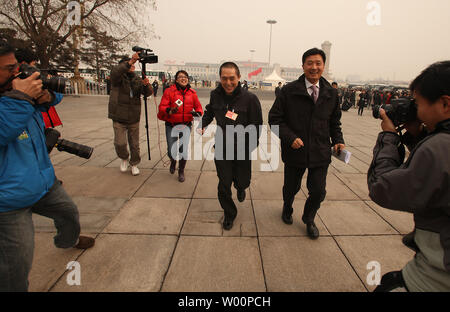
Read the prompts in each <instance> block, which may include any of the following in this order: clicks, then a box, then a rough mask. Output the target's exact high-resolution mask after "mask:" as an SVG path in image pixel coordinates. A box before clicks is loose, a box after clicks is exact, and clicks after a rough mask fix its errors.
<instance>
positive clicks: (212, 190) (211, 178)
mask: <svg viewBox="0 0 450 312" xmlns="http://www.w3.org/2000/svg"><path fill="white" fill-rule="evenodd" d="M218 185H219V178H218V177H217V173H216V171H215V170H214V171H202V173H201V175H200V179H199V181H198V185H197V188H196V189H195V192H194V195H193V198H214V199H217V192H218V191H217V187H218ZM231 193H232V195H231V196H232V198H233V199H234V200H235V202H236V201H237V191H236V189H235V188H234V186H231ZM247 193H248V189H247ZM247 195H248V194H247Z"/></svg>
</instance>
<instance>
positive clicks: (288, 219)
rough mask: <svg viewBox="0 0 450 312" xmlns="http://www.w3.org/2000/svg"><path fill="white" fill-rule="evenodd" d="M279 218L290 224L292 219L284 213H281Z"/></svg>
mask: <svg viewBox="0 0 450 312" xmlns="http://www.w3.org/2000/svg"><path fill="white" fill-rule="evenodd" d="M281 219H282V220H283V222H284V223H286V224H289V225H290V224H292V222H293V220H292V216H286V215H285V214H284V213H282V214H281Z"/></svg>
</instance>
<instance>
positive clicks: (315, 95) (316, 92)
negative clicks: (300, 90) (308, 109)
mask: <svg viewBox="0 0 450 312" xmlns="http://www.w3.org/2000/svg"><path fill="white" fill-rule="evenodd" d="M310 88H311V90H312V94H311V95H312V97H313V99H314V104H316V102H317V98H318V97H319V90H318V88H317V86H316V85H312V86H311V87H310Z"/></svg>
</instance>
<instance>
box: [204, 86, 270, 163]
mask: <svg viewBox="0 0 450 312" xmlns="http://www.w3.org/2000/svg"><path fill="white" fill-rule="evenodd" d="M228 110H229V111H232V110H234V112H235V113H236V114H237V115H238V117H237V119H236V120H232V119H229V118H227V117H225V115H226V113H227V111H228ZM214 118H215V119H216V123H217V126H218V127H220V128H221V129H220V130H219V129H218V131H216V135H215V143H216V144H215V156H216V159H218V158H217V157H218V156H219V155H221V157H224V158H223V159H225V155H226V148H225V146H226V142H227V140H228V141H229V140H230V138H228V137H227V134H226V127H227V126H228V125H230V126H233V127H232V128H233V129H234V128H235V127H236V126H237V125H242V126H243V127H244V128H245V127H247V126H249V125H254V126H255V129H256V131H257V133H256V136H257V138H256V142H253V143H255V144H249V134H248V133H246V135H245V139H246V140H245V147H246V149H245V159H249V155H250V153H251V151H253V149H255V148H256V147H257V146H258V144H259V136H260V134H261V131H260V130H261V129H260V126H261V125H262V123H263V118H262V111H261V104H260V102H259V100H258V97H257V96H256V95H254V94H253V93H251V92H248V91H246V90H245V89H243V88H241V86H240V84H239V85H238V86H237V87H236V89H235V90H234V92H233V95H232V96H226V94H225V90H224V89H223V88H222V86H221V85H219V86H218V87H217V88H216V89H214V90H213V91H211V95H210V102H209V104H208V105H206V107H205V113H204V115H203V118H202V123H201V124H200V125H199V127H200V126H201V127H202V128H206V127H207V126H208V125H209V124H210V123H211V122H212V121H213V120H214ZM228 136H229V135H228ZM219 141H220V142H223V143H224V144H223V146H224V148H223V150H222V149H221V148H220V146H219V145H218V142H219ZM236 146H237V137H236V134H234V151H233V152H234V153H233V154H234V155H235V156H234V157H236V152H237V148H236ZM222 151H223V154H222ZM219 159H220V158H219ZM235 159H236V158H235Z"/></svg>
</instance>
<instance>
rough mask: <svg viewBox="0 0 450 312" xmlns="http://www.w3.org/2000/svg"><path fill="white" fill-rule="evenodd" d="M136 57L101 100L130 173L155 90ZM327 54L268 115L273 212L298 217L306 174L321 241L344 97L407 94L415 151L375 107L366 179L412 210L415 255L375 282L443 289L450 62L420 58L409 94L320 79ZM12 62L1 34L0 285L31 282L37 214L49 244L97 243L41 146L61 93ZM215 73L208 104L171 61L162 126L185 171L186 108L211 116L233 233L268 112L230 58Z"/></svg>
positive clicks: (376, 100) (384, 199) (389, 203)
mask: <svg viewBox="0 0 450 312" xmlns="http://www.w3.org/2000/svg"><path fill="white" fill-rule="evenodd" d="M139 59H140V56H139V53H135V54H133V55H132V57H131V58H129V57H126V58H123V59H122V60H120V62H119V64H118V65H117V66H116V67H115V68H114V69H113V70H112V71H111V77H110V80H111V85H110V97H109V105H108V117H109V118H110V119H111V120H112V126H113V130H114V147H115V151H116V153H117V156H118V157H119V158H120V160H121V161H120V165H119V169H120V171H122V172H124V173H125V172H127V171H128V168H129V167H131V173H132V175H138V174H139V173H140V171H139V168H138V164H139V163H140V160H141V159H140V149H139V125H140V115H141V98H142V97H148V96H150V95H152V94H153V95H156V92H157V89H156V87H152V85H151V83H150V81H149V79H148V78H141V77H138V76H137V75H136V74H135V73H134V69H135V63H136V62H137V61H138V60H139ZM325 63H326V55H325V53H324V51H322V50H320V49H317V48H313V49H309V50H307V51H306V52H304V54H303V56H302V68H303V72H304V74H303V75H302V76H300V77H299V79H298V80H295V81H293V82H290V83H288V84H286V85H285V86H279V88H278V89H277V90H276V92H277V96H276V99H275V101H274V103H273V105H272V107H271V109H270V111H269V113H268V122H269V125H270V127H271V130H272V131H273V132H274V133H275V134H276V135H278V136H279V138H280V142H281V156H282V160H283V162H284V183H283V185H282V186H280V191H281V192H282V194H283V204H282V206H281V207H280V214H279V217H280V218H281V220H282V221H283V222H284V223H285V224H286V225H287V226H289V225H292V224H293V222H294V216H293V203H294V200H295V196H296V194H297V193H298V192H299V191H300V189H301V181H302V177H303V176H304V175H305V174H306V175H307V183H306V187H307V189H308V196H307V199H306V202H305V204H304V209H303V214H302V216H301V222H302V223H304V224H305V226H306V234H307V235H308V237H309V238H311V239H313V240H316V239H318V238H319V237H320V233H319V230H318V228H317V226H316V224H315V219H316V215H317V212H318V210H319V209H320V206H321V203H322V202H323V201H324V200H325V198H326V179H327V173H328V168H329V165H330V163H331V155H332V152H334V153H337V154H339V153H340V152H341V151H343V150H344V149H345V141H344V135H343V132H342V127H341V115H342V113H341V106H342V107H344V106H347V105H348V103H350V105H351V106H356V101H357V99H358V106H359V108H360V112H359V114H360V115H362V113H363V108H364V107H366V106H371V105H379V104H382V103H389V102H390V101H392V99H393V98H395V97H402V96H404V97H408V96H410V95H411V94H412V95H413V96H414V98H415V99H416V102H417V108H418V109H417V114H418V116H417V120H415V121H414V122H411V123H408V124H405V128H406V129H407V134H408V135H409V136H410V137H411V138H412V139H411V140H410V141H409V143H411V142H413V143H412V144H409V145H408V148H411V155H410V156H409V158H408V160H407V161H406V162H404V161H403V159H402V156H401V155H402V152H401V149H400V148H399V145H400V143H402V141H401V140H402V139H403V138H404V137H405V136H406V135H405V136H400V135H398V129H397V128H396V127H395V126H394V124H393V122H392V121H391V120H390V119H389V118H388V116H387V115H386V113H385V112H384V110H383V109H380V116H381V118H382V119H383V121H382V123H381V129H382V132H381V133H380V134H379V137H378V140H377V142H376V145H375V148H374V158H373V161H372V164H371V165H370V169H369V172H368V187H369V192H370V193H369V195H370V197H371V199H372V200H373V201H374V202H376V203H377V204H379V205H380V206H382V207H384V208H387V209H392V210H403V211H408V212H411V213H413V214H414V220H415V229H414V231H413V232H412V233H410V235H409V238H411V237H412V239H408V240H407V241H406V242H405V244H406V245H407V246H408V247H410V248H413V249H414V250H415V252H416V255H415V257H414V258H413V259H412V260H411V261H410V262H409V263H408V264H407V265H406V266H405V268H403V269H402V270H401V271H394V272H389V273H387V274H385V275H384V276H383V278H382V280H381V285H380V286H378V287H377V289H376V291H449V290H450V231H449V229H450V221H449V217H448V216H449V215H450V210H449V202H450V198H449V196H450V195H449V194H450V192H449V185H448V180H449V173H450V168H449V162H448V159H450V151H449V148H448V147H449V145H450V124H449V120H450V61H448V62H441V63H436V64H433V65H432V66H430V67H429V68H427V69H426V70H425V71H424V72H423V73H422V74H421V75H419V76H418V77H417V78H416V79H415V80H414V81H413V83H412V84H411V87H410V90H411V92H412V93H411V94H409V93H403V94H396V93H395V92H394V93H392V92H391V91H389V92H386V93H385V92H381V91H377V90H371V89H369V90H365V89H361V90H352V89H339V88H338V86H337V84H336V83H333V84H330V83H329V82H328V81H327V80H326V79H324V78H323V77H322V74H323V71H324V69H325ZM18 65H19V64H18V62H17V60H16V57H15V54H14V49H13V48H12V47H11V46H10V45H9V44H8V43H3V42H0V178H1V179H0V291H27V290H28V274H29V272H30V269H31V265H32V259H33V250H34V230H33V223H32V219H31V214H32V213H38V214H41V215H44V216H47V217H50V218H52V219H53V220H54V222H55V226H56V229H57V233H56V236H55V237H54V243H55V245H56V246H57V247H59V248H72V247H75V248H82V249H86V248H90V247H92V246H94V243H95V240H94V239H93V238H90V237H85V236H80V235H79V234H80V224H79V217H78V210H77V206H76V205H75V204H74V203H73V201H72V200H71V198H70V196H69V195H68V194H67V193H66V192H65V191H64V188H63V187H62V185H61V183H60V181H59V180H58V179H56V177H55V172H54V168H53V165H52V164H51V161H50V157H49V155H48V151H47V148H46V144H45V135H44V123H43V117H42V114H41V112H42V111H45V110H47V108H48V107H49V106H54V105H56V104H58V103H59V102H60V101H61V100H62V95H61V94H58V93H56V92H53V91H51V90H46V89H42V81H41V80H40V79H38V76H39V73H34V74H32V75H31V76H30V77H28V78H26V79H20V78H18ZM219 76H220V82H219V83H218V85H217V87H216V88H215V89H214V90H213V91H212V92H211V94H210V98H209V103H208V104H207V105H206V106H205V109H204V110H203V107H202V105H201V103H200V101H199V99H198V96H197V93H196V91H195V90H194V89H193V88H192V87H191V85H190V81H189V74H188V73H187V72H186V71H184V70H180V71H178V72H177V73H176V75H175V81H174V83H173V84H172V85H169V84H168V83H167V84H164V85H163V94H162V96H161V100H160V103H159V110H158V118H159V119H160V120H163V121H164V122H165V126H166V128H165V129H166V140H167V146H168V150H167V155H168V157H169V159H170V168H169V172H170V174H173V173H174V172H175V170H176V166H177V161H178V181H179V182H180V183H182V182H184V181H185V179H186V177H185V172H184V169H185V166H186V162H187V151H188V146H189V141H190V140H189V139H190V136H191V130H192V126H193V124H192V120H193V117H194V116H199V117H201V118H202V119H201V122H200V124H199V126H198V127H197V128H196V129H195V131H196V132H197V133H199V134H200V135H203V134H204V133H205V131H206V130H207V128H208V126H209V125H210V124H211V123H212V122H213V121H214V120H215V121H216V125H217V128H216V132H215V145H214V163H215V167H216V172H217V176H218V178H219V182H218V186H217V198H218V201H219V203H220V205H221V207H222V209H223V212H224V217H223V222H222V227H223V229H224V230H226V231H229V230H230V229H232V227H233V222H234V220H235V218H236V216H237V214H238V206H236V204H235V202H234V200H233V198H232V187H234V188H235V189H236V190H237V199H238V201H239V202H243V201H244V200H245V198H246V189H247V188H248V187H249V186H250V183H251V176H252V165H251V153H252V151H253V150H254V149H255V148H256V147H257V146H258V145H259V137H260V135H261V130H262V128H261V126H262V124H263V114H262V108H261V104H260V101H259V99H258V97H257V96H256V95H255V94H254V93H252V92H249V91H248V90H247V89H248V88H247V87H246V84H245V83H243V84H241V82H240V81H241V75H240V70H239V67H238V66H237V65H236V64H235V63H233V62H225V63H223V64H222V65H221V66H220V69H219ZM361 107H362V109H361ZM305 125H308V126H305ZM230 130H231V131H230ZM242 131H243V132H242ZM238 136H239V137H240V138H241V139H243V140H244V148H243V149H240V147H241V146H239V147H238V144H237V141H238V140H237V137H238ZM178 145H179V146H180V147H178ZM403 155H404V154H403ZM18 160H22V161H18ZM423 164H426V165H425V166H424V165H423ZM405 181H409V183H406V182H405Z"/></svg>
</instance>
